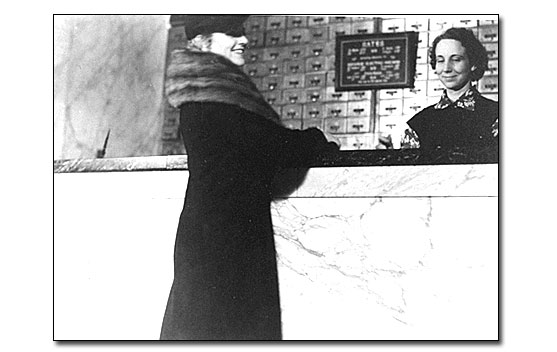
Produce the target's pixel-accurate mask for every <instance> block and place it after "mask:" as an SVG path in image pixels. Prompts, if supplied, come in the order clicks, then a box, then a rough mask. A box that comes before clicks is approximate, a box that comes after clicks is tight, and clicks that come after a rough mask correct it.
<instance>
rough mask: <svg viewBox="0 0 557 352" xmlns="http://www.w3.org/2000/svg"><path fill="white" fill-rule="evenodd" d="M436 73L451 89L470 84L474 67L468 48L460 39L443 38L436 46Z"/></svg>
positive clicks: (458, 88)
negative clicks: (467, 52) (467, 51)
mask: <svg viewBox="0 0 557 352" xmlns="http://www.w3.org/2000/svg"><path fill="white" fill-rule="evenodd" d="M435 58H436V62H435V73H436V74H437V76H439V79H440V80H441V83H443V85H444V86H445V87H446V88H447V89H450V90H455V91H457V90H460V89H462V88H464V87H467V86H469V85H470V80H471V75H472V69H473V67H472V66H471V64H470V59H469V57H468V54H466V49H465V48H464V47H463V46H462V44H461V43H460V42H459V41H458V40H454V39H442V40H441V41H439V43H437V47H436V48H435Z"/></svg>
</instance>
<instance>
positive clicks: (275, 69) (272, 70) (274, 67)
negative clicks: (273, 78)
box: [263, 61, 284, 75]
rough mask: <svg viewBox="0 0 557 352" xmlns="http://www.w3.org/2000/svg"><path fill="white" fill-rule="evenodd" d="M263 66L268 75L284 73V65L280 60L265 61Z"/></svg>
mask: <svg viewBox="0 0 557 352" xmlns="http://www.w3.org/2000/svg"><path fill="white" fill-rule="evenodd" d="M263 66H264V67H263V71H264V72H265V74H266V75H282V74H283V73H284V71H283V67H284V65H283V63H282V62H280V61H267V62H263Z"/></svg>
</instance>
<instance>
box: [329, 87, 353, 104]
mask: <svg viewBox="0 0 557 352" xmlns="http://www.w3.org/2000/svg"><path fill="white" fill-rule="evenodd" d="M325 89H326V90H325V101H331V102H333V101H348V92H337V91H336V90H335V87H330V86H328V87H327V88H325Z"/></svg>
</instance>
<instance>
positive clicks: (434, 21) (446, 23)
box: [429, 17, 452, 37]
mask: <svg viewBox="0 0 557 352" xmlns="http://www.w3.org/2000/svg"><path fill="white" fill-rule="evenodd" d="M451 26H452V21H451V20H448V19H447V18H446V17H438V18H435V17H434V18H430V19H429V31H430V32H444V31H446V30H447V29H449V28H451ZM438 34H441V33H438ZM430 37H431V36H430Z"/></svg>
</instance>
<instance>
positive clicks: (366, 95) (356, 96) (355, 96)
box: [348, 90, 371, 101]
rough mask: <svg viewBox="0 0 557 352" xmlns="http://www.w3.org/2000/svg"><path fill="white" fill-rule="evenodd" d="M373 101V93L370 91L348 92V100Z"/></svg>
mask: <svg viewBox="0 0 557 352" xmlns="http://www.w3.org/2000/svg"><path fill="white" fill-rule="evenodd" d="M370 99H371V91H369V90H353V91H350V92H348V100H367V101H369V100H370Z"/></svg>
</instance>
